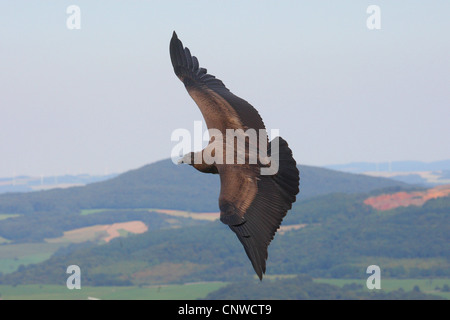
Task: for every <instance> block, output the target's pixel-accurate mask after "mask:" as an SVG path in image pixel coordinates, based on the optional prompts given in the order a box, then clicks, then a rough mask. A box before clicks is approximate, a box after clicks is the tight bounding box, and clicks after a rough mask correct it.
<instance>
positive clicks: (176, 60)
mask: <svg viewBox="0 0 450 320" xmlns="http://www.w3.org/2000/svg"><path fill="white" fill-rule="evenodd" d="M170 57H171V61H172V66H173V68H174V72H175V74H176V75H177V77H178V78H179V79H180V80H181V81H182V82H183V83H184V85H185V87H186V89H187V91H188V92H189V94H190V95H191V97H192V98H193V99H194V101H195V102H196V103H197V105H198V106H199V108H200V110H201V112H202V114H203V117H204V118H205V121H206V123H207V125H208V128H209V129H211V128H215V129H219V130H221V131H223V132H225V130H226V129H247V128H253V129H256V130H258V129H265V126H264V123H263V120H262V119H261V116H260V115H259V113H258V111H257V110H256V109H255V108H254V107H253V106H252V105H251V104H249V103H248V102H247V101H245V100H244V99H241V98H239V97H238V96H236V95H234V94H233V93H231V92H230V90H229V89H228V88H227V87H226V86H225V85H224V83H223V82H222V81H221V80H220V79H217V78H216V77H215V76H213V75H211V74H209V73H207V70H206V69H205V68H201V67H200V66H199V62H198V59H197V58H196V57H195V56H192V55H191V53H190V51H189V49H188V48H185V47H183V43H182V42H181V41H180V40H179V39H178V36H177V34H176V33H175V32H174V33H173V36H172V39H171V41H170ZM217 113H219V114H220V117H221V119H209V118H211V117H213V115H216V114H217ZM231 118H234V119H231ZM208 120H209V121H208ZM221 124H225V125H226V126H225V125H221ZM210 125H211V126H214V127H210Z"/></svg>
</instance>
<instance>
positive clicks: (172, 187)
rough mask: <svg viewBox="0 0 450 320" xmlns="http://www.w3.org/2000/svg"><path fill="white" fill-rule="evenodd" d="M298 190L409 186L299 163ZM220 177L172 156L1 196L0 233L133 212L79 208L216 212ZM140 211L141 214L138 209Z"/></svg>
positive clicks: (47, 229) (44, 234)
mask: <svg viewBox="0 0 450 320" xmlns="http://www.w3.org/2000/svg"><path fill="white" fill-rule="evenodd" d="M299 169H300V172H301V182H300V183H301V191H300V195H299V197H298V201H302V200H306V199H308V198H311V197H313V196H317V195H322V194H328V193H334V192H342V193H355V192H369V191H371V190H375V189H380V188H404V187H409V185H407V184H404V183H401V182H396V181H393V180H389V179H386V178H374V177H368V176H364V175H359V174H350V173H343V172H338V171H334V170H329V169H323V168H317V167H311V166H299ZM219 185H220V183H219V177H218V175H211V174H210V175H208V174H201V173H199V172H197V171H196V170H195V169H193V168H192V167H190V166H187V165H182V166H177V165H174V164H173V163H172V161H171V160H170V159H168V160H162V161H159V162H156V163H153V164H149V165H146V166H144V167H142V168H139V169H135V170H131V171H128V172H126V173H123V174H121V175H119V176H117V177H115V178H112V179H110V180H106V181H101V182H96V183H92V184H88V185H86V186H81V187H71V188H67V189H52V190H46V191H36V192H29V193H13V194H10V193H8V194H1V195H0V214H4V215H5V214H6V215H8V217H10V218H8V219H4V220H2V222H1V224H0V237H2V238H5V239H7V240H12V241H18V242H25V241H42V240H43V239H45V238H51V237H60V236H62V235H63V232H64V231H68V230H71V229H74V228H81V227H87V226H92V225H96V224H105V223H106V224H110V223H114V222H124V221H129V220H126V219H128V218H131V215H132V216H133V219H135V220H136V219H137V220H141V218H140V216H137V215H138V214H139V213H137V212H128V213H127V214H125V213H122V215H121V216H120V217H118V216H117V215H118V213H117V212H116V218H115V219H118V220H117V221H113V219H112V216H111V215H107V214H102V215H93V216H89V217H87V216H80V212H81V211H82V210H93V209H114V210H118V209H121V210H131V211H133V210H135V211H136V210H137V209H142V208H158V209H172V210H173V209H175V210H183V211H191V212H217V211H218V204H217V203H218V195H219ZM140 214H142V212H141V213H140Z"/></svg>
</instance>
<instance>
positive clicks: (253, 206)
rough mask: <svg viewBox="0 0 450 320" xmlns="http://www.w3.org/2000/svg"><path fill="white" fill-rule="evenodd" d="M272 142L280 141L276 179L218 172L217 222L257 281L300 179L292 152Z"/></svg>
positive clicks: (252, 173) (243, 172) (249, 173)
mask: <svg viewBox="0 0 450 320" xmlns="http://www.w3.org/2000/svg"><path fill="white" fill-rule="evenodd" d="M275 139H279V140H278V144H279V148H278V149H279V150H278V154H274V153H272V154H271V155H272V156H274V157H273V158H272V159H275V158H277V159H278V162H279V169H278V172H277V173H276V174H275V175H272V176H270V175H259V174H258V173H257V172H255V171H254V168H253V170H248V169H241V170H233V169H230V168H225V169H224V172H220V169H221V168H219V172H220V173H221V174H220V178H221V189H220V196H219V207H220V220H221V221H222V222H223V223H225V224H227V225H228V226H229V227H230V229H231V230H232V231H233V232H234V233H236V235H237V237H238V239H239V240H240V241H241V243H242V245H243V246H244V249H245V252H246V253H247V256H248V257H249V259H250V261H251V263H252V265H253V269H255V272H256V274H257V275H258V277H259V278H260V279H262V276H263V274H264V273H265V271H266V260H267V256H268V252H267V248H268V246H269V244H270V242H271V241H272V240H273V237H274V235H275V233H276V231H277V229H278V228H279V227H280V224H281V221H282V220H283V218H284V216H285V215H286V213H287V211H288V210H289V209H291V207H292V203H294V202H295V201H296V195H297V194H298V192H299V181H300V176H299V171H298V169H297V166H296V162H295V160H294V158H293V157H292V151H291V149H290V148H289V146H288V144H287V142H286V141H285V140H284V139H283V138H281V137H277V138H275ZM272 143H273V141H272V142H271V143H270V145H271V144H272ZM270 145H269V152H271V151H272V150H270ZM231 168H234V167H231Z"/></svg>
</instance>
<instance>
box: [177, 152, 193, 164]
mask: <svg viewBox="0 0 450 320" xmlns="http://www.w3.org/2000/svg"><path fill="white" fill-rule="evenodd" d="M182 163H186V164H188V165H191V166H192V165H193V164H194V152H189V153H186V154H185V155H184V156H183V157H182V158H181V159H180V160H178V164H182Z"/></svg>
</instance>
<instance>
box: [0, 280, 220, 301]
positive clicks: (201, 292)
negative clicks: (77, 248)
mask: <svg viewBox="0 0 450 320" xmlns="http://www.w3.org/2000/svg"><path fill="white" fill-rule="evenodd" d="M225 285H226V283H225V282H202V283H190V284H176V285H160V286H126V287H109V286H108V287H97V286H96V287H90V286H83V285H81V289H79V290H77V289H73V290H69V289H67V288H66V286H65V285H39V284H34V285H17V286H10V285H0V299H4V300H87V299H92V300H96V299H101V300H195V299H199V298H204V297H205V296H206V295H207V294H208V293H209V292H212V291H215V290H217V289H219V288H221V287H223V286H225Z"/></svg>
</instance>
